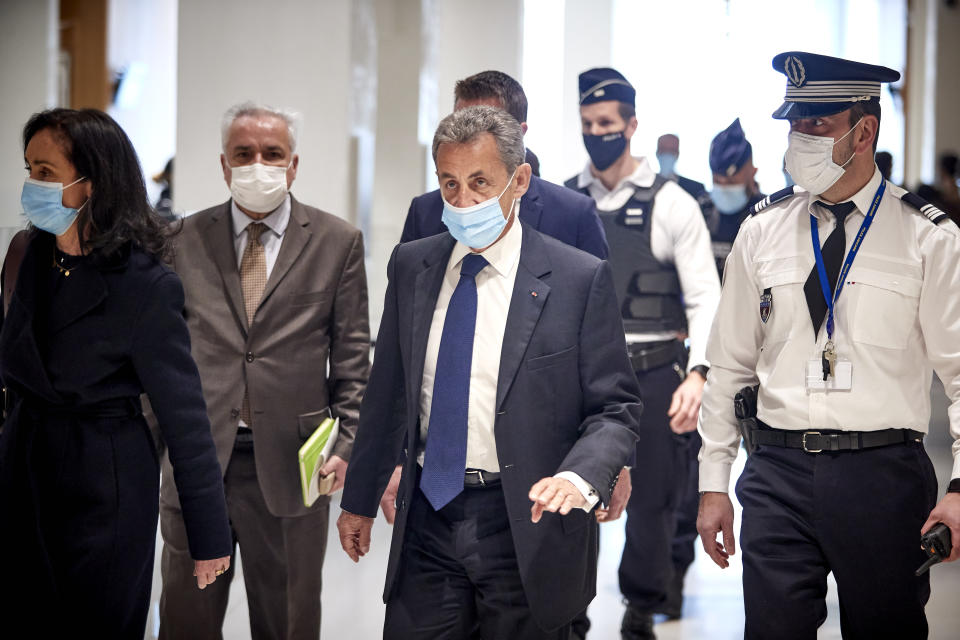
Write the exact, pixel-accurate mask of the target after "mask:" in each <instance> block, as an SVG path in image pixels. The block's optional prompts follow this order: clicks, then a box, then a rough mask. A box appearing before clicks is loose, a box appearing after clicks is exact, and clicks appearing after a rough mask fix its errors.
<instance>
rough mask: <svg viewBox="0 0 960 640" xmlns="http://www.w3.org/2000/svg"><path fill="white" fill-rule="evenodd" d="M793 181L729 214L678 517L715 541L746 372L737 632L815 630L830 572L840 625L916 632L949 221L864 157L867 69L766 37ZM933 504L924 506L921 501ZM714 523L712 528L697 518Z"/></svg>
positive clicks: (861, 634) (958, 430) (873, 104)
mask: <svg viewBox="0 0 960 640" xmlns="http://www.w3.org/2000/svg"><path fill="white" fill-rule="evenodd" d="M773 66H774V69H776V70H777V71H780V72H781V73H784V74H785V75H786V76H787V80H788V82H787V92H786V98H785V100H786V101H785V102H784V104H783V105H782V106H781V107H780V108H779V109H777V111H775V112H774V114H773V117H774V118H779V119H786V120H788V121H789V123H790V135H789V147H788V150H787V155H786V167H787V170H788V171H789V172H790V175H791V176H792V177H793V179H794V180H795V181H796V183H797V185H798V187H801V188H798V189H796V190H794V188H793V187H790V188H788V189H785V190H783V191H780V192H778V193H776V194H773V195H771V196H769V198H767V199H765V200H764V201H762V202H761V203H759V204H758V205H757V206H756V207H755V212H756V213H755V215H754V216H753V217H752V218H750V219H748V220H747V221H746V222H745V223H744V225H743V226H742V228H741V230H740V234H739V236H738V237H737V239H736V242H735V243H734V246H733V250H732V252H731V253H730V256H729V257H728V259H727V264H726V271H725V275H724V288H723V296H722V297H721V299H720V307H719V310H718V311H717V319H716V321H715V322H714V325H713V329H712V331H711V334H710V341H709V343H708V348H707V356H708V357H709V359H710V362H711V364H712V368H711V369H710V374H709V380H708V383H707V388H706V391H705V393H704V396H703V408H702V413H701V416H700V433H701V435H702V436H703V450H702V452H701V456H700V459H701V463H700V489H701V491H702V492H703V493H702V497H701V501H700V517H699V520H698V529H699V531H700V535H701V540H702V542H703V545H704V548H705V549H706V551H707V553H708V554H709V555H710V556H711V558H712V559H713V560H714V562H716V563H717V564H718V565H720V566H721V567H726V566H727V564H728V558H729V556H730V555H731V554H733V553H734V551H735V541H734V534H733V507H732V505H731V502H730V499H729V498H728V496H727V489H728V485H729V479H730V467H731V464H732V463H733V460H734V458H735V457H736V454H737V448H738V447H739V444H740V437H741V434H740V432H738V428H737V427H738V425H737V420H736V419H735V415H734V404H733V403H734V396H735V394H737V392H738V390H740V389H741V388H743V387H747V386H750V385H756V384H758V383H759V393H758V403H757V404H758V410H757V416H756V418H757V423H756V425H757V426H756V428H754V427H753V426H750V425H746V426H745V427H744V429H743V430H744V431H745V433H744V437H745V438H746V440H747V442H748V446H749V448H750V449H753V452H752V453H751V454H750V455H749V457H748V459H747V464H746V468H745V469H744V472H743V474H742V475H741V476H740V478H739V479H738V481H737V497H738V499H739V500H740V503H741V504H742V505H743V522H742V526H741V531H740V535H741V546H742V547H743V552H744V558H743V590H744V601H745V609H746V632H745V636H746V637H747V638H778V639H789V638H815V637H816V630H817V627H818V626H819V625H820V624H822V622H823V621H824V619H825V618H826V606H825V604H824V596H825V594H826V592H827V574H828V573H830V572H831V571H832V572H833V574H834V577H835V578H836V582H837V587H838V590H839V597H840V611H841V619H840V624H841V631H842V633H843V636H844V637H845V638H925V637H927V621H926V617H925V615H924V604H925V603H926V601H927V599H928V597H929V595H930V585H929V578H928V575H922V576H920V577H917V576H915V575H914V572H915V570H916V569H917V568H918V567H919V566H920V565H921V564H922V563H923V561H924V559H925V554H924V553H923V552H922V551H921V550H920V546H919V541H920V535H921V532H922V531H927V530H929V529H930V528H931V527H932V526H933V525H934V524H936V523H937V522H943V523H945V524H946V525H948V526H949V528H950V531H951V533H952V537H953V540H954V551H953V553H952V554H951V555H950V557H949V558H948V559H949V560H955V559H956V558H957V556H958V549H960V544H957V543H960V494H958V493H956V492H957V491H960V479H958V477H960V441H958V442H957V443H956V444H954V446H953V450H954V459H955V462H954V467H953V473H952V478H954V479H953V480H952V481H951V482H950V486H949V488H948V493H947V494H946V496H944V497H943V498H942V499H941V500H940V501H939V503H938V502H937V500H936V494H937V480H936V476H935V475H934V470H933V467H932V465H931V464H930V460H929V458H928V457H927V454H926V453H925V451H924V448H923V442H922V440H923V435H924V433H925V432H926V431H927V425H928V422H929V419H930V400H929V390H930V381H931V375H932V372H933V370H936V372H937V374H938V376H939V377H940V379H941V380H942V381H943V383H944V386H945V388H946V391H947V394H948V395H949V397H950V401H951V407H950V411H949V415H950V428H951V433H952V434H953V436H954V437H955V438H956V437H960V351H958V350H960V232H958V229H957V228H956V227H955V226H954V225H952V224H950V223H949V222H946V216H945V215H944V214H943V213H942V212H940V211H939V210H937V209H935V208H934V207H932V206H930V205H928V204H926V203H925V202H924V201H922V200H921V199H920V198H918V197H917V196H915V195H913V194H911V193H909V192H906V191H904V190H903V189H900V188H898V187H897V186H895V185H893V184H891V183H889V182H886V181H884V180H883V178H882V176H881V174H880V171H879V170H878V169H877V167H876V165H875V163H874V159H873V158H874V153H875V151H876V144H877V132H878V129H879V125H880V104H879V96H880V90H881V86H882V85H881V83H883V82H894V81H896V80H898V79H899V78H900V74H899V73H897V72H896V71H893V70H891V69H887V68H885V67H878V66H873V65H867V64H861V63H857V62H851V61H848V60H841V59H838V58H830V57H827V56H821V55H815V54H810V53H804V52H788V53H782V54H780V55H778V56H776V57H775V58H774V59H773ZM935 505H936V506H935ZM718 534H722V542H721V541H717V535H718Z"/></svg>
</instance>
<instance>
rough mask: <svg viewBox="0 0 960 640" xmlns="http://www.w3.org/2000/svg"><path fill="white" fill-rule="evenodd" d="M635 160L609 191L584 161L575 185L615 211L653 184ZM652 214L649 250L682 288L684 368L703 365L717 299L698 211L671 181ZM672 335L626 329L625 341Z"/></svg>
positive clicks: (710, 257)
mask: <svg viewBox="0 0 960 640" xmlns="http://www.w3.org/2000/svg"><path fill="white" fill-rule="evenodd" d="M637 160H638V162H639V165H638V166H637V168H636V170H635V171H634V172H633V173H632V174H630V175H629V176H627V177H626V178H624V179H623V180H621V181H620V183H619V184H617V186H615V187H614V188H613V190H609V189H607V188H606V187H605V186H604V185H603V183H602V182H601V181H600V179H599V178H597V177H595V176H594V175H593V174H592V173H591V171H590V167H591V165H590V163H589V162H588V163H587V166H586V167H585V168H584V170H583V171H582V172H581V173H580V175H579V177H578V178H577V186H578V187H579V188H581V189H582V188H584V187H586V188H587V189H588V191H589V192H590V196H591V197H592V198H593V199H594V200H595V201H596V203H597V209H599V210H600V211H617V210H618V209H620V208H621V207H623V206H624V205H625V204H626V203H627V202H628V201H629V200H630V198H631V197H632V196H633V194H634V192H635V191H636V190H637V187H642V188H648V187H650V186H651V185H653V180H654V177H655V176H656V173H654V171H653V169H651V168H650V163H649V162H647V159H646V158H637ZM652 215H653V223H652V224H653V226H652V228H651V229H650V250H651V252H652V253H653V257H654V258H656V259H657V260H659V261H660V262H662V263H664V264H673V265H675V266H676V269H677V275H678V276H679V277H680V288H681V289H682V290H683V302H684V306H685V310H686V315H687V328H688V331H689V334H690V359H689V362H688V363H687V370H689V369H690V368H692V367H694V366H696V365H699V364H703V365H706V364H709V363H708V362H707V357H706V355H705V352H706V345H707V336H708V335H709V333H710V324H711V323H712V322H713V316H714V313H715V312H716V310H717V302H718V301H719V299H720V278H719V276H717V266H716V262H715V261H714V258H713V247H712V245H711V244H710V232H709V231H708V230H707V225H706V223H705V222H704V220H703V213H702V212H701V211H700V206H699V205H698V204H697V201H696V200H694V199H693V197H692V196H690V194H688V193H687V192H686V191H684V190H683V189H682V188H681V187H680V185H678V184H677V183H675V182H673V181H668V182H667V183H666V184H664V185H663V186H662V187H661V188H660V190H659V191H658V192H657V195H656V196H655V197H654V200H653V214H652ZM676 337H677V334H676V332H654V333H642V334H639V333H629V334H627V342H629V343H637V342H653V341H659V340H670V339H672V338H676Z"/></svg>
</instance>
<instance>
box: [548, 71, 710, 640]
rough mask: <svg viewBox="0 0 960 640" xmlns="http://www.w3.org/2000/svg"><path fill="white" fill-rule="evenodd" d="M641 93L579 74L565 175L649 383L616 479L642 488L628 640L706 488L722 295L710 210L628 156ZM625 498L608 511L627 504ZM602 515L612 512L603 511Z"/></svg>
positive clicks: (628, 586)
mask: <svg viewBox="0 0 960 640" xmlns="http://www.w3.org/2000/svg"><path fill="white" fill-rule="evenodd" d="M635 100H636V92H635V90H634V88H633V86H632V85H631V84H630V83H629V82H628V81H627V80H626V78H624V77H623V76H622V75H621V74H620V73H619V72H617V71H616V70H614V69H607V68H602V69H591V70H589V71H586V72H584V73H582V74H581V75H580V119H581V125H582V130H583V140H584V145H585V146H586V148H587V152H588V154H589V156H590V161H589V162H588V163H587V165H586V167H584V169H583V171H582V172H581V173H580V174H579V175H578V176H575V177H573V178H571V179H570V180H568V181H567V182H566V183H565V184H566V185H567V186H568V187H570V188H572V189H576V190H578V191H581V192H582V193H585V194H587V195H589V196H590V197H592V198H593V199H594V200H595V201H596V202H597V210H598V212H599V214H600V219H601V222H602V223H603V226H604V230H605V232H606V235H607V242H608V244H609V245H610V255H609V258H608V259H609V261H610V265H611V267H612V269H613V280H614V286H615V288H616V293H617V297H618V300H619V302H620V304H621V313H622V316H623V324H624V330H625V331H626V334H627V335H626V337H627V344H628V348H629V350H630V358H631V361H632V363H633V366H634V370H635V371H636V374H637V378H638V379H639V381H640V385H641V389H642V391H643V403H644V412H643V418H644V426H645V427H646V428H645V429H644V430H643V431H644V433H643V434H642V435H641V439H640V441H639V443H638V446H637V461H636V465H635V466H634V467H633V470H632V471H631V473H630V474H627V473H621V477H620V480H619V482H618V485H617V488H618V489H622V488H623V487H624V486H627V487H629V486H631V485H636V486H637V487H638V489H637V491H635V492H633V493H632V495H630V498H629V502H628V503H627V516H628V517H627V523H626V543H625V545H624V550H623V557H622V559H621V562H620V572H619V577H620V589H621V591H622V592H623V595H624V597H625V598H626V600H627V603H628V604H627V611H626V613H625V615H624V619H623V623H622V626H621V633H622V635H623V637H624V638H627V639H629V640H634V639H637V638H653V637H654V634H653V629H652V625H653V614H654V613H656V612H660V611H662V610H663V609H664V606H665V604H666V599H667V590H668V585H670V584H671V583H672V582H674V581H675V578H674V565H673V561H672V557H671V556H672V554H671V544H672V540H673V538H674V535H675V530H676V516H675V509H676V508H677V506H678V504H679V503H680V500H681V496H683V495H685V494H688V493H691V492H693V493H695V492H696V484H695V483H692V484H690V483H689V478H690V477H691V474H690V473H689V466H690V465H691V464H692V463H694V462H695V459H696V458H695V455H696V451H697V450H699V441H698V439H697V434H696V433H695V430H696V416H697V413H698V411H699V405H700V396H701V394H702V391H703V384H704V382H705V380H706V371H707V361H706V359H705V358H704V348H705V342H706V336H707V334H708V333H709V327H710V324H711V322H712V321H713V314H714V311H715V308H716V307H715V306H716V302H717V300H718V299H719V294H720V283H719V279H718V277H717V272H716V268H715V264H714V261H713V255H712V252H711V250H710V235H709V233H708V232H707V228H706V224H705V223H704V220H703V214H702V213H701V211H700V207H699V206H698V205H697V203H696V201H695V200H694V199H693V198H692V197H691V196H690V195H688V194H687V193H686V192H685V191H684V190H683V189H682V188H681V187H680V186H679V185H678V184H677V183H676V182H674V181H672V180H668V179H666V178H665V177H663V176H661V175H658V174H656V173H655V172H654V171H653V169H652V168H651V166H650V164H649V162H648V161H647V159H646V158H643V157H633V156H632V155H631V154H630V144H629V143H630V139H631V138H632V137H633V134H634V133H635V132H636V130H637V126H638V122H637V118H636V113H635ZM687 335H689V337H690V351H689V358H688V357H687V352H686V350H685V348H684V343H683V337H685V336H687ZM617 495H620V496H622V495H623V494H622V493H618V492H616V491H615V496H614V498H615V499H616V497H617ZM615 499H614V500H611V505H610V511H615V510H616V508H617V505H616V504H614V502H615V501H616V500H615ZM598 519H600V520H601V521H603V520H604V519H605V516H604V513H603V512H601V513H600V514H599V518H598ZM688 545H689V542H688ZM679 579H680V581H681V582H682V574H681V575H680V578H679ZM575 626H576V625H575Z"/></svg>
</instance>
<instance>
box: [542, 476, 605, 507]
mask: <svg viewBox="0 0 960 640" xmlns="http://www.w3.org/2000/svg"><path fill="white" fill-rule="evenodd" d="M553 477H554V478H563V479H564V480H569V481H570V482H571V483H573V486H575V487H576V488H577V491H579V492H580V493H581V494H582V495H583V499H584V500H586V501H587V503H586V504H585V505H583V506H582V507H580V508H581V509H583V510H584V511H586V512H587V513H589V512H590V510H591V509H593V508H594V507H595V506H596V505H597V502H599V501H600V496H599V495H597V490H596V489H594V488H593V486H591V484H590V483H589V482H587V481H586V480H584V479H583V478H581V477H580V475H579V474H577V473H574V472H573V471H561V472H560V473H558V474H556V475H555V476H553Z"/></svg>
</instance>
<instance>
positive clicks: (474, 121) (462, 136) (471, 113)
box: [433, 105, 526, 174]
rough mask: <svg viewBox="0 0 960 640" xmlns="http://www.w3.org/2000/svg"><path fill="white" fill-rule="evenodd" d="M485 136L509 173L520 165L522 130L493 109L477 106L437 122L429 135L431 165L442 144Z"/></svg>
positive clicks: (512, 118)
mask: <svg viewBox="0 0 960 640" xmlns="http://www.w3.org/2000/svg"><path fill="white" fill-rule="evenodd" d="M484 133H489V134H491V135H492V136H493V139H494V141H496V143H497V151H498V152H499V153H500V161H501V162H503V164H504V166H506V168H507V173H508V174H512V173H513V172H514V171H516V169H517V167H519V166H520V165H521V164H523V162H524V156H525V155H526V149H525V148H524V146H523V129H521V128H520V123H519V122H517V120H516V118H514V117H513V116H512V115H510V114H509V113H507V112H506V111H504V110H503V109H498V108H497V107H491V106H487V105H478V106H475V107H466V108H464V109H459V110H457V111H454V112H453V113H451V114H450V115H448V116H447V117H446V118H444V119H443V120H441V121H440V124H439V125H438V126H437V132H436V133H435V134H433V164H434V165H436V164H437V150H438V149H439V148H440V145H442V144H465V143H467V142H473V141H474V140H476V139H477V137H478V136H480V135H482V134H484Z"/></svg>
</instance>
